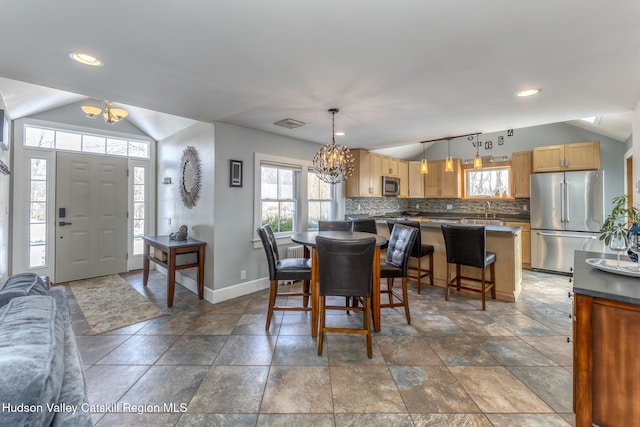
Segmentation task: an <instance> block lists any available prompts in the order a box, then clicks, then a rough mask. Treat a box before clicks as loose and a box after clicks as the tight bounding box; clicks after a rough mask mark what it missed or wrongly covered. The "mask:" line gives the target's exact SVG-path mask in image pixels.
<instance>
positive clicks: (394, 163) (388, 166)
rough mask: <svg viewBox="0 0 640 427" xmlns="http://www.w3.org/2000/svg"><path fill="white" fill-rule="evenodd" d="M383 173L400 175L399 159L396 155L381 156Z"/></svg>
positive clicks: (385, 174)
mask: <svg viewBox="0 0 640 427" xmlns="http://www.w3.org/2000/svg"><path fill="white" fill-rule="evenodd" d="M381 161H382V169H381V170H382V175H384V176H395V177H400V170H399V160H398V159H396V158H394V157H389V156H381Z"/></svg>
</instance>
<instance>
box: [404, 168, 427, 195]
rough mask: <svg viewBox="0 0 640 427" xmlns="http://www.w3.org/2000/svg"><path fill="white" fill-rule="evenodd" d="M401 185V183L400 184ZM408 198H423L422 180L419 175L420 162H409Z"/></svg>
mask: <svg viewBox="0 0 640 427" xmlns="http://www.w3.org/2000/svg"><path fill="white" fill-rule="evenodd" d="M401 184H402V182H401ZM408 184H409V196H408V197H409V198H410V199H422V198H424V178H423V177H422V174H421V173H420V162H409V179H408Z"/></svg>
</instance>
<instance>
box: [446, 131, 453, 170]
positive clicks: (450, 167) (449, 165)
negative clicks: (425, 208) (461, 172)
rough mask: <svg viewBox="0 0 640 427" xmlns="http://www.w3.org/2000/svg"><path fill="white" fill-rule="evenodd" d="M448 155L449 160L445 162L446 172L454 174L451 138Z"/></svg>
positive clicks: (448, 144) (448, 143)
mask: <svg viewBox="0 0 640 427" xmlns="http://www.w3.org/2000/svg"><path fill="white" fill-rule="evenodd" d="M447 147H448V153H449V155H448V156H447V160H445V162H444V171H445V172H453V159H452V158H451V138H447Z"/></svg>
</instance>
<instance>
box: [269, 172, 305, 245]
mask: <svg viewBox="0 0 640 427" xmlns="http://www.w3.org/2000/svg"><path fill="white" fill-rule="evenodd" d="M300 171H301V170H300V169H299V168H296V167H294V166H287V165H277V164H272V163H267V162H265V163H261V165H260V176H261V179H260V183H261V185H260V224H261V225H264V224H269V225H271V229H272V230H273V232H274V234H277V233H291V232H294V231H296V229H297V212H298V199H299V194H298V193H299V191H298V189H299V188H300V182H299V181H300Z"/></svg>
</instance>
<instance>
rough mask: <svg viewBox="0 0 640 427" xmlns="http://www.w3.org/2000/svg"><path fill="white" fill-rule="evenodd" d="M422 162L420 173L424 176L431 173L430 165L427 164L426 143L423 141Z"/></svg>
mask: <svg viewBox="0 0 640 427" xmlns="http://www.w3.org/2000/svg"><path fill="white" fill-rule="evenodd" d="M420 144H422V161H421V162H420V173H421V174H422V175H424V174H427V173H429V165H428V164H427V155H426V153H425V151H424V141H422V142H421V143H420Z"/></svg>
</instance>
